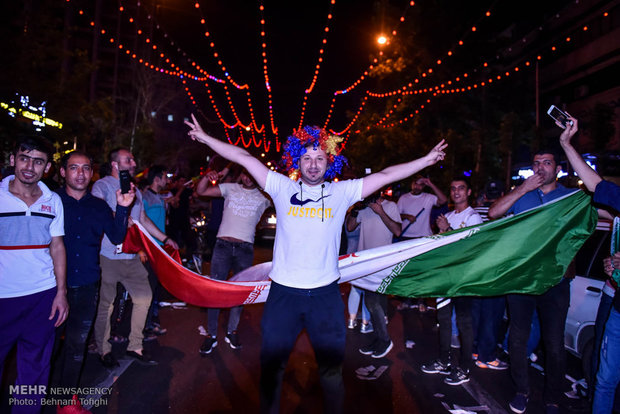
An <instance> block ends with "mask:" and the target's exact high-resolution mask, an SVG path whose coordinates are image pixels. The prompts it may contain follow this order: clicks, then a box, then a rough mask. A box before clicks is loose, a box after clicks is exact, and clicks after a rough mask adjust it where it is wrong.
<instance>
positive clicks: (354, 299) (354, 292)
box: [347, 285, 370, 321]
mask: <svg viewBox="0 0 620 414" xmlns="http://www.w3.org/2000/svg"><path fill="white" fill-rule="evenodd" d="M360 302H362V320H363V321H369V320H370V312H368V308H367V307H366V302H365V301H364V289H360V288H358V287H355V286H353V285H351V291H350V292H349V301H348V303H347V305H348V307H349V314H350V315H353V314H357V310H358V308H359V307H360Z"/></svg>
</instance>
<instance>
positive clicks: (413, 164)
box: [265, 139, 448, 198]
mask: <svg viewBox="0 0 620 414" xmlns="http://www.w3.org/2000/svg"><path fill="white" fill-rule="evenodd" d="M447 146H448V144H446V142H445V140H443V139H442V140H441V142H440V143H439V144H437V145H435V148H433V149H432V150H431V151H430V152H429V153H428V154H426V155H425V156H424V157H422V158H418V159H417V160H413V161H409V162H406V163H403V164H397V165H392V166H391V167H387V168H386V169H384V170H382V171H379V172H377V173H374V174H370V175H369V176H366V177H364V178H363V181H362V198H365V197H368V196H369V195H370V194H372V193H374V192H375V191H377V190H378V189H380V188H382V187H384V186H386V185H388V184H390V183H393V182H395V181H399V180H402V179H404V178H407V177H409V176H411V175H413V174H415V173H417V172H418V171H420V170H422V169H424V168H426V167H429V166H431V165H433V164H435V163H436V162H437V161H439V160H443V159H444V157H445V156H446V153H445V152H444V151H443V150H444V149H446V147H447ZM265 168H266V167H265Z"/></svg>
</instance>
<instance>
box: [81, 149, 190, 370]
mask: <svg viewBox="0 0 620 414" xmlns="http://www.w3.org/2000/svg"><path fill="white" fill-rule="evenodd" d="M109 161H110V166H111V172H110V175H109V176H106V177H104V178H102V179H100V180H98V181H97V182H96V183H95V184H94V185H93V190H92V194H93V195H94V196H95V197H98V198H101V199H103V200H104V201H105V202H106V203H108V206H110V208H111V209H112V210H116V203H117V199H116V191H117V190H118V189H120V188H121V183H120V180H119V177H120V174H121V171H123V170H125V171H127V172H128V173H129V175H130V176H132V177H133V175H134V174H135V172H136V161H135V160H134V157H133V155H132V154H131V152H130V151H129V150H127V149H125V148H117V149H114V150H112V151H111V152H110V155H109ZM130 217H131V219H132V220H134V221H139V222H140V224H142V225H143V226H144V227H145V228H146V230H147V231H148V232H149V233H150V234H151V236H153V237H154V238H155V239H157V240H159V241H161V242H162V243H164V244H168V245H170V246H172V247H174V248H175V249H176V248H178V246H177V244H176V243H175V242H174V241H173V240H172V239H170V238H169V237H167V236H166V235H165V234H164V233H163V232H162V231H161V230H159V229H158V228H157V226H156V225H155V224H154V223H153V222H152V221H151V220H150V219H149V218H148V216H147V215H146V213H145V212H144V207H143V204H142V195H141V194H140V192H139V191H137V192H136V200H135V202H134V204H133V206H132V207H131V210H130ZM100 261H101V288H100V291H99V306H98V308H97V319H96V320H95V341H96V343H97V349H98V350H99V352H100V354H101V361H102V363H103V364H104V365H105V366H106V367H108V368H110V367H114V366H116V365H118V362H117V360H116V357H115V356H114V355H113V354H112V345H111V344H110V342H108V339H109V338H110V315H111V314H112V309H113V306H114V298H115V297H116V284H117V283H121V284H122V285H123V286H124V287H125V289H126V290H127V292H129V294H130V295H131V300H132V303H133V309H132V312H131V332H130V334H129V344H128V345H127V355H128V356H130V357H132V358H135V359H136V360H138V361H139V362H142V363H145V364H148V365H156V364H157V362H155V361H154V360H153V359H152V358H151V356H150V355H148V354H147V353H145V352H144V349H143V346H142V341H143V339H144V334H143V332H142V331H143V329H144V325H145V322H146V316H147V313H148V309H149V305H150V304H151V299H152V293H151V287H150V286H149V281H148V272H147V271H146V269H145V268H144V266H143V265H142V263H141V262H140V259H139V258H138V256H137V255H135V254H128V253H123V252H122V244H119V245H115V244H113V243H112V242H111V241H110V239H108V237H107V236H104V237H103V241H102V243H101V252H100Z"/></svg>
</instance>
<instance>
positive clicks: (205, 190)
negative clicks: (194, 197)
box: [196, 171, 226, 197]
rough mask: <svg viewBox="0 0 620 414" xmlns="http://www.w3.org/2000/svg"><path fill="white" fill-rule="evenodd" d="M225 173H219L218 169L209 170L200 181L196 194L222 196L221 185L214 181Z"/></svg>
mask: <svg viewBox="0 0 620 414" xmlns="http://www.w3.org/2000/svg"><path fill="white" fill-rule="evenodd" d="M224 175H226V174H222V172H219V173H218V172H217V171H209V172H207V173H206V174H205V175H204V176H203V177H202V178H201V179H200V181H199V182H198V186H197V187H196V194H198V195H199V196H202V197H221V196H222V191H221V190H220V186H219V185H216V184H212V183H213V182H214V181H215V182H217V181H218V180H219V179H220V178H221V177H223V176H224Z"/></svg>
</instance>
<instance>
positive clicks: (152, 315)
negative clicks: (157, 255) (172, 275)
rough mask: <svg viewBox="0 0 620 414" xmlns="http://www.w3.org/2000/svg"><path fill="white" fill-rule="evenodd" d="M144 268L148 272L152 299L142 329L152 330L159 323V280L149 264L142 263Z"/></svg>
mask: <svg viewBox="0 0 620 414" xmlns="http://www.w3.org/2000/svg"><path fill="white" fill-rule="evenodd" d="M144 268H145V269H146V271H147V272H149V286H150V287H151V292H152V293H153V299H152V300H151V305H150V306H149V311H148V313H147V314H146V323H145V324H144V328H145V329H153V328H154V327H155V324H156V323H159V291H160V287H161V283H159V279H158V278H157V275H156V274H155V271H154V270H153V267H152V266H151V263H150V262H148V261H147V262H146V263H144Z"/></svg>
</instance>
